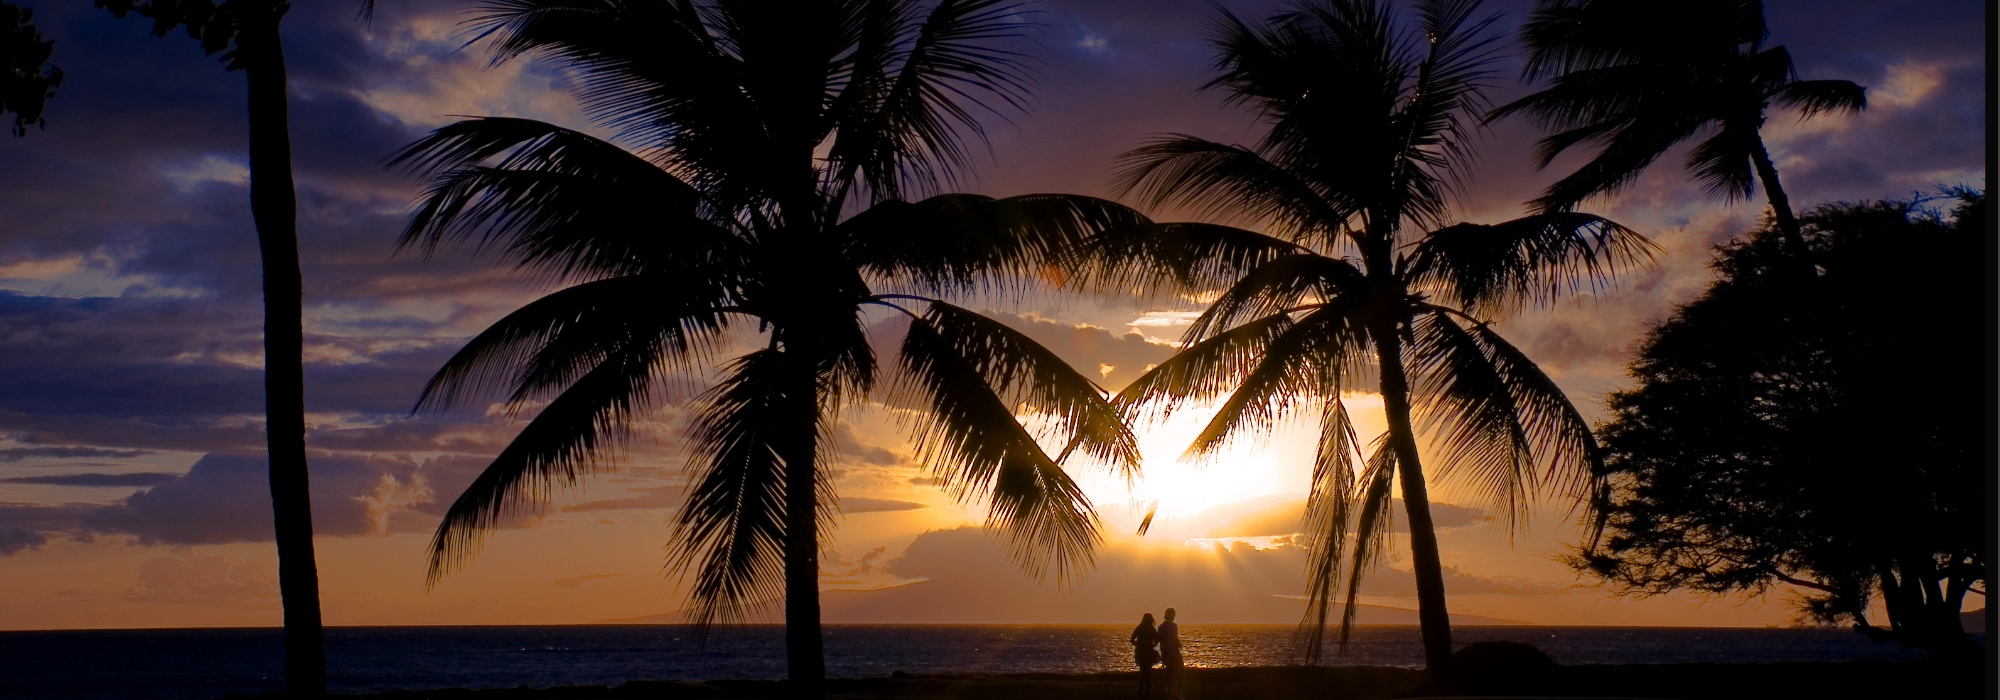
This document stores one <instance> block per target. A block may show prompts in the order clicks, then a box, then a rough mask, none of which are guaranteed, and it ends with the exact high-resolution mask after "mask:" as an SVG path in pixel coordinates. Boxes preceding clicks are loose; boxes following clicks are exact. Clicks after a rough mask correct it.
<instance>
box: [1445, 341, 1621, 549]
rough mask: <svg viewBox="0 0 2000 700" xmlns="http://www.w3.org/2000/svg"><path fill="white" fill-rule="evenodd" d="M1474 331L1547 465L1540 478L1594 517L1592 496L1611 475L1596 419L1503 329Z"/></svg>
mask: <svg viewBox="0 0 2000 700" xmlns="http://www.w3.org/2000/svg"><path fill="white" fill-rule="evenodd" d="M1468 332H1469V333H1471V334H1472V336H1473V337H1474V338H1475V339H1477V340H1478V341H1479V344H1480V345H1481V346H1482V347H1483V348H1484V350H1485V352H1486V357H1487V358H1488V361H1490V362H1491V363H1492V366H1493V368H1494V370H1495V371H1496V372H1497V373H1498V374H1499V375H1500V377H1501V378H1502V379H1503V380H1504V381H1505V382H1506V383H1507V391H1508V393H1509V394H1510V395H1511V396H1512V397H1513V403H1514V407H1515V410H1516V412H1517V415H1518V416H1519V417H1520V422H1521V425H1522V426H1523V427H1525V428H1526V429H1527V437H1528V442H1529V444H1530V445H1531V446H1532V447H1533V449H1534V451H1535V454H1536V460H1537V461H1538V462H1540V463H1542V464H1543V465H1544V467H1543V474H1542V477H1541V479H1540V481H1541V482H1542V483H1544V484H1551V485H1554V486H1555V487H1556V488H1557V489H1558V490H1560V491H1561V492H1562V494H1563V495H1564V496H1567V497H1569V498H1572V499H1574V501H1573V502H1576V503H1582V504H1584V507H1585V509H1586V513H1585V516H1586V517H1585V520H1587V521H1588V520H1593V519H1594V518H1595V513H1594V512H1591V511H1592V510H1593V509H1594V508H1595V505H1594V504H1595V501H1592V500H1590V497H1591V496H1592V495H1593V494H1594V493H1595V492H1596V491H1597V487H1599V486H1601V485H1603V483H1604V479H1605V473H1604V465H1603V456H1602V454H1600V452H1599V450H1598V449H1597V438H1596V436H1595V435H1594V434H1592V433H1591V430H1590V422H1589V421H1587V420H1585V419H1584V417H1583V414H1582V413H1579V412H1578V411H1577V410H1576V405H1575V404H1573V403H1571V402H1570V400H1569V396H1568V395H1566V394H1564V393H1563V390H1562V387H1560V386H1557V385H1556V383H1555V380H1553V379H1550V378H1549V376H1548V374H1546V373H1544V372H1543V371H1542V368H1541V367H1540V366H1538V365H1536V364H1535V363H1534V361H1533V360H1530V359H1529V358H1528V356H1527V354H1526V353H1523V352H1521V350H1520V349H1519V348H1516V347H1514V346H1513V344H1511V343H1508V342H1507V339H1506V338H1503V337H1501V336H1500V334H1499V333H1498V332H1496V331H1494V330H1493V329H1492V328H1491V327H1489V326H1474V327H1472V328H1470V329H1468Z"/></svg>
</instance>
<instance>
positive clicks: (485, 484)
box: [392, 0, 1138, 697]
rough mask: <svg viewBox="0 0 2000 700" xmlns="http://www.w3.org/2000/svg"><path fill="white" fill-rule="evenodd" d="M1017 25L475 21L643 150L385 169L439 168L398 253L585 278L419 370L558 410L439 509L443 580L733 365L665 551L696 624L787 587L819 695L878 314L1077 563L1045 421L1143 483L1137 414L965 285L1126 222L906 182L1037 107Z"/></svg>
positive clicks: (1082, 530)
mask: <svg viewBox="0 0 2000 700" xmlns="http://www.w3.org/2000/svg"><path fill="white" fill-rule="evenodd" d="M1021 21H1022V17H1021V14H1020V11H1019V8H1018V7H1017V6H1016V5H1014V4H1012V3H1009V2H1003V1H999V0H941V1H940V2H938V4H937V5H935V6H934V7H932V8H930V9H929V10H928V11H927V12H926V11H924V9H923V8H921V7H918V6H916V5H914V4H912V3H908V2H901V1H899V0H827V1H821V2H811V3H796V4H791V5H787V6H786V7H785V8H784V9H783V11H775V10H774V8H772V7H771V6H769V5H768V4H766V3H759V2H748V1H727V2H715V3H709V4H702V5H696V4H695V3H693V2H686V1H683V2H675V3H630V2H625V1H624V0H493V1H492V2H490V3H489V4H487V5H486V6H485V8H484V10H483V12H482V14H480V15H478V16H477V17H476V18H475V19H473V20H471V24H470V26H471V28H472V30H473V31H475V32H477V33H478V34H479V35H480V36H483V37H486V38H487V39H489V40H490V41H491V42H492V46H493V49H494V51H495V61H496V62H504V61H508V60H513V59H516V58H518V57H521V56H532V57H537V58H544V59H550V60H554V61H557V62H560V63H562V64H564V65H565V66H566V67H567V68H568V69H570V70H573V71H575V72H576V75H578V76H579V78H578V80H577V86H578V87H577V94H578V97H579V99H580V101H581V103H582V104H583V105H584V106H585V108H586V109H587V110H588V112H589V114H590V116H591V117H592V119H593V120H594V121H595V122H596V123H597V125H598V126H600V127H602V128H604V129H606V130H608V131H610V132H611V133H612V134H614V138H615V139H616V140H618V141H622V142H624V143H625V144H629V146H630V148H629V149H628V148H627V147H624V146H621V145H618V144H616V143H613V142H610V141H605V140H600V139H598V138H594V137H592V136H589V135H586V134H583V133H581V132H578V131H574V130H570V129H565V128H562V127H559V126H555V125H552V124H547V123H543V122H538V121H532V120H526V119H510V118H482V119H468V120H464V121H460V122H457V123H454V124H451V125H448V126H445V127H443V128H441V129H438V130H437V131H435V132H433V133H432V134H431V135H430V136H428V137H426V138H424V139H422V140H420V141H418V142H416V143H414V144H412V145H410V146H409V147H407V148H406V149H404V150H403V151H402V152H400V153H399V154H397V155H396V156H394V157H393V158H392V161H393V162H395V163H399V164H402V165H404V166H407V167H410V168H412V169H414V170H415V171H417V172H419V173H422V174H424V175H426V176H428V177H430V178H431V185H430V189H429V191H428V193H427V194H426V196H425V197H424V199H423V201H422V203H421V205H420V207H419V209H418V211H417V213H416V215H415V216H414V218H413V219H412V221H411V223H410V225H409V227H408V229H407V231H406V232H405V234H404V236H403V239H402V242H403V245H406V246H416V247H419V248H421V249H423V250H424V251H425V252H427V253H428V252H429V251H432V250H434V249H436V248H437V247H439V246H441V245H445V244H451V243H456V242H463V241H467V240H471V239H476V240H478V241H480V242H481V243H483V244H491V245H496V246H500V247H501V249H502V250H504V251H505V254H506V255H507V256H509V257H511V258H512V259H514V260H515V261H516V262H517V263H518V264H519V265H520V266H521V267H522V268H524V269H527V270H530V271H534V272H537V273H541V274H542V275H544V276H545V278H548V279H554V280H557V281H559V282H561V283H564V284H568V285H569V286H566V287H564V288H562V289H560V290H558V291H555V292H553V293H551V294H549V295H547V296H545V297H542V298H541V299H538V300H536V301H534V302H532V303H530V304H528V305H527V306H524V307H522V308H520V309H519V310H516V311H514V312H513V313H511V314H509V315H507V316H506V317H505V318H502V319H501V320H500V321H498V322H496V323H495V324H493V326H492V327H490V328H488V329H487V330H486V331H484V332H482V333H480V334H479V335H478V336H476V337H474V338H473V339H472V340H471V341H470V342H468V343H467V344H466V346H465V347H464V349H462V350H460V351H459V352H458V354H457V355H455V356H453V357H452V358H451V359H450V361H448V362H447V363H446V364H445V366H444V367H443V368H442V369H441V370H439V372H438V373H437V375H436V376H435V377H434V378H433V379H432V380H431V382H430V383H429V385H428V386H426V387H425V389H424V393H423V396H422V398H421V399H420V401H419V404H418V407H419V409H432V408H444V407H447V406H450V405H453V404H458V403H462V402H464V401H467V400H470V399H472V398H474V396H475V395H476V394H480V393H482V392H486V391H489V390H504V391H505V398H504V403H505V405H507V406H509V407H510V408H512V409H513V410H516V411H520V410H525V409H526V407H528V406H530V405H532V404H538V403H539V402H540V401H541V400H543V399H547V403H546V405H543V406H542V407H541V409H540V412H539V413H537V414H536V415H535V417H534V418H533V419H532V420H530V421H529V422H528V423H527V425H526V426H525V427H524V428H523V429H522V430H521V432H520V434H519V435H517V436H516V437H515V438H514V440H513V441H512V442H511V443H510V444H509V445H508V446H507V447H506V448H505V449H503V450H502V451H501V453H500V454H499V455H498V456H497V457H496V458H495V459H494V460H493V463H492V464H491V465H489V466H488V467H487V468H486V469H485V471H484V472H482V473H481V474H480V475H479V476H478V477H477V478H476V479H475V480H474V481H473V482H472V484H471V485H470V486H468V487H467V488H466V490H465V492H464V493H463V494H461V495H460V496H459V497H458V498H457V500H456V501H454V502H453V503H452V505H451V507H450V509H449V511H448V512H447V513H446V515H445V517H444V520H443V522H442V523H441V524H440V525H439V526H438V529H437V532H436V536H435V537H434V538H433V540H432V543H431V549H430V564H429V577H430V580H431V581H432V582H433V583H434V582H436V581H437V579H438V577H440V576H443V575H445V574H446V573H448V572H449V571H451V570H452V569H453V568H454V567H456V566H458V565H460V564H462V563H463V562H464V561H465V560H466V558H467V557H468V556H470V555H471V554H472V553H473V552H474V551H475V549H476V548H477V546H478V544H479V542H480V541H481V539H482V537H483V536H484V534H485V533H486V532H488V531H490V530H491V529H492V528H493V526H494V525H495V523H496V522H498V520H499V519H500V518H502V517H504V516H505V515H506V514H507V513H509V512H511V511H512V510H513V509H514V508H517V507H519V506H521V505H523V504H524V503H525V502H526V501H529V500H540V499H541V498H542V497H546V496H547V495H549V492H550V491H551V490H552V489H555V488H560V487H565V486H568V485H571V484H574V483H576V482H577V481H578V480H579V479H581V478H583V477H584V476H585V475H586V474H588V473H590V472H591V471H593V470H594V469H595V468H597V467H598V466H600V464H601V462H602V461H603V460H605V459H606V458H607V456H608V451H609V450H611V449H612V448H614V447H615V445H616V443H617V441H618V439H619V437H620V436H621V435H623V434H624V433H625V430H626V429H627V428H629V426H631V425H632V423H633V422H634V421H635V420H638V419H640V417H641V416H643V415H644V414H645V411H646V409H647V408H648V407H649V406H650V405H651V400H652V399H653V398H654V396H655V394H654V387H655V386H656V383H657V382H659V381H662V380H665V379H668V378H672V377H689V376H694V377H696V378H699V377H700V375H701V373H703V372H704V371H709V372H719V373H720V375H721V378H720V380H719V381H717V382H715V383H714V385H713V387H712V388H711V389H709V390H708V391H707V392H706V393H705V394H704V395H703V397H702V400H701V401H700V402H699V405H698V406H697V407H696V409H695V410H694V417H693V418H692V420H691V423H690V425H689V427H688V433H689V436H690V450H689V453H690V454H689V468H690V480H691V486H690V491H689V495H688V499H687V503H686V505H685V506H684V507H683V508H681V509H680V511H679V512H678V514H677V515H676V516H675V518H676V520H675V527H674V530H673V532H672V534H671V539H670V544H669V545H668V549H669V551H670V553H671V554H670V557H669V565H670V567H671V568H674V569H676V570H679V571H682V572H686V573H688V574H689V575H691V576H692V579H693V582H692V588H691V589H690V599H691V602H692V605H691V613H692V618H693V620H694V621H695V622H696V623H698V624H701V625H704V626H705V625H708V624H710V623H713V622H725V621H731V620H736V619H741V618H742V617H743V616H744V615H746V614H747V613H748V612H750V610H751V609H752V608H754V607H756V606H758V605H760V604H763V603H767V602H770V601H773V600H775V599H776V598H778V597H782V598H783V600H784V619H785V626H786V645H787V649H788V652H787V661H788V664H789V675H790V677H791V680H792V688H793V691H794V692H795V693H797V694H799V695H801V696H806V697H813V696H818V695H819V694H820V692H821V686H822V679H823V677H824V674H825V667H824V661H823V654H822V641H821V636H820V626H819V589H818V570H819V566H818V555H819V549H820V532H821V530H822V528H826V527H830V526H831V525H832V524H833V521H834V519H835V517H836V515H837V512H838V511H837V497H836V494H835V493H834V484H833V480H832V479H833V477H832V473H831V465H830V464H829V461H830V460H829V458H830V457H831V455H832V454H833V453H834V452H835V451H836V449H837V446H836V445H835V444H834V443H833V441H832V437H831V434H830V432H829V431H830V429H831V428H832V426H833V425H834V421H835V420H836V418H837V416H838V414H839V412H840V411H842V410H845V409H847V408H850V407H853V406H855V405H857V404H859V403H860V402H862V401H864V400H866V399H868V398H869V397H870V396H871V395H873V394H874V393H875V391H876V389H877V388H878V386H877V381H876V379H877V375H878V374H879V369H878V366H877V361H876V357H875V353H874V351H873V350H871V348H870V345H869V337H868V330H867V325H866V323H865V321H866V319H865V317H864V316H863V315H862V312H863V310H864V309H866V308H868V307H871V306H873V307H882V308H884V309H887V310H890V311H892V312H895V313H901V314H903V315H906V316H907V317H908V320H909V332H908V334H907V335H906V337H905V338H904V340H903V342H902V344H901V346H900V349H899V357H898V360H897V362H896V366H895V372H896V375H897V379H896V380H895V381H894V382H891V383H889V384H888V385H885V386H884V387H883V388H885V389H887V394H886V398H887V400H889V401H890V402H892V403H893V404H894V405H896V406H898V407H899V408H904V409H908V410H907V411H905V412H904V413H903V415H905V416H907V418H906V420H908V421H909V424H910V425H911V426H912V427H913V432H914V434H915V444H916V446H917V448H918V453H919V457H920V459H922V460H923V461H924V462H925V463H926V464H928V465H929V468H930V469H931V470H932V472H933V476H935V477H937V478H938V479H939V480H940V482H941V483H942V485H943V487H944V488H945V489H946V490H947V491H948V492H950V493H952V494H954V495H955V496H957V497H958V498H959V499H961V501H967V502H974V503H983V504H985V505H986V506H987V508H988V519H987V524H988V525H989V527H991V528H993V529H995V530H996V531H997V532H998V533H999V534H1000V536H1001V537H1002V539H1003V540H1004V541H1005V543H1006V544H1007V545H1009V548H1010V550H1011V553H1012V554H1013V556H1014V558H1015V561H1016V562H1017V563H1019V564H1020V565H1021V566H1022V567H1023V568H1025V569H1027V570H1028V571H1029V572H1030V573H1033V574H1035V575H1038V576H1040V575H1045V574H1046V573H1049V572H1053V573H1054V574H1055V575H1056V576H1057V577H1058V579H1063V578H1067V577H1069V576H1071V575H1073V574H1074V573H1076V572H1078V571H1079V570H1080V569H1081V568H1082V567H1085V566H1088V564H1089V562H1090V560H1091V556H1092V552H1093V551H1094V547H1095V545H1096V543H1097V541H1098V539H1099V537H1100V536H1099V533H1098V529H1097V525H1098V522H1097V518H1096V515H1095V514H1094V512H1093V511H1092V510H1091V507H1090V503H1089V501H1088V499H1087V498H1086V497H1085V496H1084V494H1083V493H1082V491H1081V490H1080V489H1079V487H1078V486H1077V484H1076V483H1075V482H1074V481H1072V480H1071V479H1070V477H1069V476H1068V475H1067V474H1066V473H1065V472H1064V470H1063V468H1062V466H1061V464H1060V463H1059V462H1060V461H1061V460H1059V459H1058V458H1052V457H1050V456H1049V454H1048V452H1046V451H1045V450H1044V449H1043V448H1042V446H1041V444H1040V443H1039V442H1038V440H1052V441H1067V442H1069V443H1072V444H1074V445H1076V446H1077V448H1078V449H1079V450H1080V451H1081V453H1083V454H1086V455H1089V456H1092V457H1094V458H1096V459H1098V460H1101V461H1103V462H1106V463H1109V464H1110V465H1112V466H1113V467H1114V468H1116V469H1120V470H1122V471H1123V472H1124V473H1125V474H1126V475H1127V476H1128V477H1129V476H1131V475H1133V474H1135V473H1136V469H1137V460H1138V453H1137V446H1136V442H1135V440H1134V438H1133V436H1132V434H1131V433H1130V432H1129V430H1128V429H1127V428H1126V427H1125V424H1124V422H1123V420H1122V416H1120V415H1119V414H1118V413H1117V412H1116V410H1115V409H1114V407H1113V406H1112V405H1111V403H1110V401H1109V397H1108V395H1107V394H1106V393H1105V392H1103V391H1102V390H1101V389H1100V388H1099V387H1097V386H1096V385H1095V384H1093V383H1092V382H1091V381H1090V380H1089V379H1087V378H1085V377H1084V376H1082V375H1080V374H1078V373H1077V372H1076V371H1075V370H1073V369H1072V368H1070V367H1069V366H1068V365H1066V364H1064V363H1063V362H1062V361H1061V360H1059V359H1058V358H1056V356H1055V355H1053V354H1052V353H1050V352H1049V351H1047V350H1046V349H1044V348H1042V347H1040V346H1039V345H1037V344H1036V343H1034V342H1033V341H1031V340H1029V339H1028V338H1027V337H1026V336H1023V335H1021V334H1020V333H1018V332H1016V331H1014V330H1012V329H1010V328H1008V327H1007V326H1004V325H1002V324H1000V323H998V322H995V321H993V320H991V319H988V318H986V317H984V316H981V315H979V314H976V313H974V312H972V311H969V310H967V309H965V308H962V307H960V306H957V305H954V304H952V303H949V302H948V301H946V298H947V297H952V298H957V297H963V296H965V295H967V294H971V293H977V292H981V291H988V290H994V289H1008V288H1013V289H1021V288H1023V287H1021V286H1019V285H1025V284H1028V283H1029V281H1028V278H1030V277H1032V276H1034V275H1036V274H1038V273H1040V272H1041V271H1042V270H1043V269H1044V267H1045V266H1047V265H1049V264H1052V263H1053V262H1055V261H1056V260H1057V258H1058V255H1059V254H1060V253H1062V252H1063V251H1065V250H1066V249H1067V248H1069V247H1073V246H1074V245H1075V244H1076V242H1077V241H1079V240H1081V238H1082V236H1083V234H1084V233H1085V232H1086V231H1088V230H1095V229H1098V228H1104V227H1106V226H1110V225H1113V224H1117V223H1129V222H1130V221H1131V220H1133V219H1132V217H1129V216H1122V215H1121V213H1120V212H1119V210H1117V209H1116V208H1111V207H1099V206H1093V205H1091V204H1090V203H1088V202H1073V201H1069V200H1066V199H1064V198H1060V197H1052V196H1023V197H1014V198H1010V199H997V200H996V199H992V198H988V197H982V196H976V195H967V194H943V195H936V196H931V197H928V198H921V199H916V201H910V200H908V199H906V198H905V195H906V194H909V193H921V192H924V191H927V190H932V189H934V188H936V187H937V186H939V184H940V183H946V182H949V181H950V179H951V177H952V175H953V173H954V172H955V171H956V170H958V169H959V168H960V166H963V165H964V164H965V163H966V161H967V152H966V150H965V148H964V137H963V135H964V134H970V135H972V136H973V137H982V136H983V134H982V132H981V129H980V125H979V123H978V121H977V120H976V119H975V116H976V114H975V111H976V110H980V109H982V108H988V107H991V108H994V109H1004V108H1007V107H1009V106H1015V105H1019V104H1020V103H1021V101H1022V100H1023V99H1025V91H1026V89H1027V81H1026V75H1025V74H1024V73H1023V72H1022V69H1021V68H1020V67H1019V66H1018V65H1017V60H1018V58H1019V55H1018V54H1015V53H1012V52H1009V51H1007V50H1005V49H1002V48H996V47H994V46H993V44H996V43H998V42H1001V41H1004V40H1008V39H1012V38H1016V37H1018V36H1019V35H1020V32H1021V31H1022V27H1023V25H1022V23H1021ZM851 210H859V211H858V212H854V213H850V212H851ZM732 355H733V357H730V358H729V359H722V358H723V357H725V356H732ZM1017 410H1026V411H1028V412H1029V413H1032V414H1035V415H1037V416H1040V417H1041V418H1042V419H1043V420H1040V421H1038V424H1039V425H1042V426H1045V427H1044V428H1043V429H1039V430H1037V431H1030V430H1029V429H1027V428H1024V427H1023V425H1022V423H1021V422H1020V421H1018V420H1017V419H1016V417H1015V413H1016V411H1017ZM1051 444H1057V443H1051ZM1068 454H1069V453H1068V452H1065V453H1064V455H1063V456H1064V457H1067V456H1068Z"/></svg>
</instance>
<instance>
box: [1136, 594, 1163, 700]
mask: <svg viewBox="0 0 2000 700" xmlns="http://www.w3.org/2000/svg"><path fill="white" fill-rule="evenodd" d="M1159 638H1160V633H1159V632H1158V631H1157V630H1154V629H1153V614H1152V613H1146V616H1145V617H1141V618H1139V626H1138V627H1137V628H1135V629H1133V630H1132V660H1133V661H1134V662H1137V663H1138V664H1139V697H1141V698H1146V697H1151V695H1152V692H1153V665H1154V664H1157V663H1159V662H1160V652H1159V650H1158V649H1154V648H1153V645H1155V644H1158V643H1159Z"/></svg>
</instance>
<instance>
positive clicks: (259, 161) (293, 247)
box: [238, 5, 326, 697]
mask: <svg viewBox="0 0 2000 700" xmlns="http://www.w3.org/2000/svg"><path fill="white" fill-rule="evenodd" d="M258 10H260V11H252V12H249V13H245V16H243V17H242V22H243V24H242V34H241V35H240V37H239V39H238V46H239V49H240V50H241V51H242V57H241V60H242V65H243V68H244V74H245V76H246V77H247V78H248V80H249V83H250V213H251V216H252V218H254V219H255V221H256V224H257V245H258V249H259V251H260V252H261V253H262V257H263V265H264V410H265V419H264V432H265V436H266V438H267V439H268V440H269V443H268V445H269V448H268V449H269V455H270V464H271V513H272V516H273V520H274V523H273V525H274V530H275V531H276V537H277V546H278V591H279V594H280V595H281V596H282V601H283V605H284V611H285V688H286V689H287V690H288V691H289V692H290V693H291V694H292V695H293V696H296V697H317V696H320V695H324V694H325V693H326V642H325V639H324V637H323V634H324V633H323V631H322V629H321V623H320V611H319V568H318V565H317V564H315V563H314V557H313V540H312V497H311V494H310V490H309V489H308V480H307V474H306V418H305V370H304V367H303V361H302V359H301V358H302V356H303V355H304V354H305V338H304V331H303V329H302V325H303V323H304V317H303V314H302V313H301V311H300V305H301V304H302V303H304V299H303V297H304V289H303V288H304V283H303V281H302V279H301V276H300V274H299V240H298V221H297V217H298V201H297V198H296V195H295V194H294V193H293V190H292V143H291V133H290V117H289V115H288V113H287V112H288V110H287V107H286V94H285V91H286V84H285V83H286V78H285V53H284V45H283V43H282V41H281V40H280V36H279V32H278V23H279V20H280V19H281V17H282V14H283V11H282V10H281V9H278V8H276V7H273V6H270V5H266V6H263V7H260V8H258Z"/></svg>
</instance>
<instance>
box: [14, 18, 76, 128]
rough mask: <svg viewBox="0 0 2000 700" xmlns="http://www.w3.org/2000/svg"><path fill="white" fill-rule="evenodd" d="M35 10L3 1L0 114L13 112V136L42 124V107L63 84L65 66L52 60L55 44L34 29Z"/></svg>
mask: <svg viewBox="0 0 2000 700" xmlns="http://www.w3.org/2000/svg"><path fill="white" fill-rule="evenodd" d="M34 19H35V12H34V10H30V9H28V8H25V7H21V6H19V5H15V4H13V3H8V2H0V116H4V115H6V114H8V113H10V112H11V113H13V115H14V135H15V136H23V135H26V134H27V133H28V125H30V124H34V125H40V124H42V110H43V109H44V108H45V107H47V106H48V101H49V98H51V97H54V96H55V94H56V86H58V85H61V84H62V79H63V72H62V69H60V68H57V67H55V66H54V65H53V64H50V63H49V56H50V55H52V54H54V53H55V50H56V43H55V42H53V41H49V40H47V39H43V38H42V33H41V32H39V31H36V30H35V25H34V23H33V22H34Z"/></svg>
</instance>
